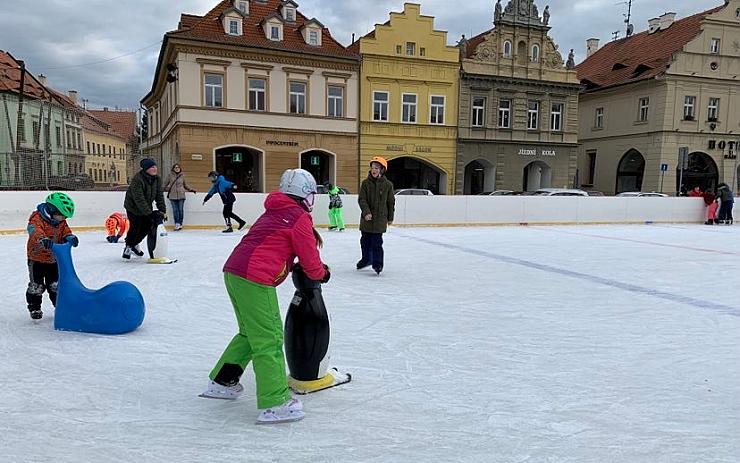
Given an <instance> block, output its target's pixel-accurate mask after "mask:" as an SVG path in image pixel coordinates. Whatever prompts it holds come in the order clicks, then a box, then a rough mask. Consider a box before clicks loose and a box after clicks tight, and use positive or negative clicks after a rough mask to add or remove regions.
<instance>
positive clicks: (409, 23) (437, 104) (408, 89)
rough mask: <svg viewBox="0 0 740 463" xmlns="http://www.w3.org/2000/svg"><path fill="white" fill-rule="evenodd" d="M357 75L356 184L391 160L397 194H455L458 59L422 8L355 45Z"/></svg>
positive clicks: (408, 10) (410, 9)
mask: <svg viewBox="0 0 740 463" xmlns="http://www.w3.org/2000/svg"><path fill="white" fill-rule="evenodd" d="M351 50H353V51H355V52H359V53H360V54H361V56H362V66H361V71H360V75H361V77H360V81H361V84H360V178H361V179H362V178H364V176H365V175H366V174H365V173H366V171H367V166H368V164H369V163H370V159H371V158H372V157H373V156H383V157H385V158H386V159H388V160H389V166H388V174H387V175H388V178H389V179H390V180H391V181H392V182H393V184H394V186H395V187H396V188H397V189H400V188H427V189H430V190H432V191H433V192H434V193H436V194H447V193H452V192H453V191H454V185H455V155H456V139H457V108H458V85H459V76H460V53H459V50H458V48H457V47H454V46H448V45H447V32H444V31H438V30H435V29H434V18H433V17H431V16H423V15H421V6H420V5H418V4H415V3H406V4H404V8H403V13H391V14H390V20H389V21H387V22H386V23H385V24H382V25H376V26H375V30H374V31H372V32H370V33H369V34H368V35H366V36H364V37H362V38H361V39H360V40H358V41H357V42H355V43H354V44H353V45H352V47H351Z"/></svg>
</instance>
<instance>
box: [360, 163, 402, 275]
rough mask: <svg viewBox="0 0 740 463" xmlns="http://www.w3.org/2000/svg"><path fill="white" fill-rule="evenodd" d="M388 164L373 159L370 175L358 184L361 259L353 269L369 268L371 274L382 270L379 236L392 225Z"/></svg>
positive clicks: (392, 199) (381, 237)
mask: <svg viewBox="0 0 740 463" xmlns="http://www.w3.org/2000/svg"><path fill="white" fill-rule="evenodd" d="M386 170H388V161H386V160H385V159H383V158H382V157H380V156H375V157H373V158H372V160H371V161H370V173H369V174H368V176H367V178H366V179H365V180H363V181H362V184H361V185H360V194H359V197H358V199H357V201H358V202H359V204H360V210H362V216H361V217H360V231H361V232H362V238H360V247H361V248H362V258H361V259H360V261H359V262H357V270H362V269H363V268H365V267H367V266H369V265H372V267H373V270H375V273H377V274H378V275H380V272H382V271H383V258H384V253H383V233H385V232H386V230H387V229H388V224H390V223H392V222H393V214H394V213H395V207H396V197H395V196H393V183H391V181H390V180H388V179H387V178H386V177H385V172H386Z"/></svg>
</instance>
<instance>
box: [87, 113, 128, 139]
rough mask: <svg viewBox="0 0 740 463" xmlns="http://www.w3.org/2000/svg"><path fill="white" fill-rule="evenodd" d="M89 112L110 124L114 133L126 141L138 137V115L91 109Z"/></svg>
mask: <svg viewBox="0 0 740 463" xmlns="http://www.w3.org/2000/svg"><path fill="white" fill-rule="evenodd" d="M87 112H88V113H90V114H91V115H92V116H94V117H95V118H97V119H99V120H101V121H103V122H104V123H106V124H108V125H109V126H110V127H111V129H112V130H113V132H115V133H116V134H118V135H119V136H121V137H123V138H125V139H126V140H128V139H129V138H131V137H134V136H136V113H134V112H132V111H109V110H97V109H89V110H88V111H87Z"/></svg>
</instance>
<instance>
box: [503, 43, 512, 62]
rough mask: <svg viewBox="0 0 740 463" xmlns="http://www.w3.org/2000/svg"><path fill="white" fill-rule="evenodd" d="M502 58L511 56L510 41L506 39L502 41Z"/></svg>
mask: <svg viewBox="0 0 740 463" xmlns="http://www.w3.org/2000/svg"><path fill="white" fill-rule="evenodd" d="M504 58H511V42H510V41H508V40H507V41H505V42H504Z"/></svg>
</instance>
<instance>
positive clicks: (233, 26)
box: [229, 19, 240, 35]
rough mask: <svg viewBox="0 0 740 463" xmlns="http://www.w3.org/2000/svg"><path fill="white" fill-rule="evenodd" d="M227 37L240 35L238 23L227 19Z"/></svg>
mask: <svg viewBox="0 0 740 463" xmlns="http://www.w3.org/2000/svg"><path fill="white" fill-rule="evenodd" d="M229 35H240V34H239V21H237V20H236V19H229Z"/></svg>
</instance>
